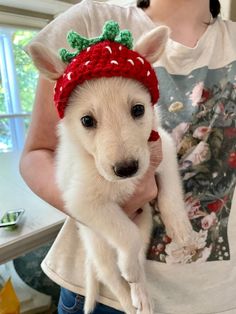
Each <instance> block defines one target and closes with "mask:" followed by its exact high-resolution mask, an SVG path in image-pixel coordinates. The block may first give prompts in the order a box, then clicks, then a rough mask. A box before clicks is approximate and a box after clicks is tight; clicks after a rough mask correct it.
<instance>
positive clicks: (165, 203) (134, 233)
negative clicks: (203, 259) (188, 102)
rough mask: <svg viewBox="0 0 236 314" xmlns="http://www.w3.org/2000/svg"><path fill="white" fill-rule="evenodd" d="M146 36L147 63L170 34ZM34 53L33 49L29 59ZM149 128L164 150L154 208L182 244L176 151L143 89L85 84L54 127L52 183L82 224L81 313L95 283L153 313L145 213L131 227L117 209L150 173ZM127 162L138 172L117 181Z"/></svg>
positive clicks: (136, 309) (129, 307) (187, 229)
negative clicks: (85, 120) (135, 110)
mask: <svg viewBox="0 0 236 314" xmlns="http://www.w3.org/2000/svg"><path fill="white" fill-rule="evenodd" d="M148 36H149V37H148V40H147V38H144V39H142V40H140V42H139V43H138V45H137V47H138V49H139V50H140V51H142V53H143V54H144V55H145V57H146V58H148V55H149V54H150V58H151V60H152V62H154V61H156V59H157V58H158V57H159V54H160V53H161V52H162V51H163V49H164V45H165V42H166V40H167V36H168V31H167V29H166V28H164V27H162V28H159V29H156V31H152V33H151V36H150V34H149V35H148ZM156 43H158V47H156V46H155V45H156ZM34 50H35V49H31V51H33V53H32V57H34ZM44 50H45V49H44ZM39 55H40V51H39V52H38V51H37V54H36V56H37V58H38V60H37V65H38V67H39V69H40V70H41V71H42V72H43V71H44V69H45V66H44V64H45V62H44V61H45V60H44V59H43V58H44V57H43V54H42V59H41V60H40V58H39ZM44 55H45V54H44ZM155 56H156V57H155ZM50 60H53V58H51V59H50ZM52 68H53V74H52V75H51V77H52V76H54V77H55V69H56V68H59V66H53V67H52ZM45 71H46V70H45ZM45 71H44V72H45ZM46 74H47V75H48V70H47V73H46ZM136 103H141V104H143V105H144V106H145V114H144V116H143V117H142V118H140V119H133V118H132V116H131V114H130V110H131V107H132V106H133V105H135V104H136ZM85 115H92V116H93V117H94V118H95V119H96V121H97V125H96V128H92V129H87V128H85V127H84V126H83V125H82V123H81V117H83V116H85ZM152 129H155V130H157V131H158V132H159V134H160V136H161V141H162V149H163V161H162V162H161V165H160V166H159V167H158V169H157V174H158V186H159V194H158V207H159V210H160V211H161V215H162V219H163V221H164V224H165V225H166V228H167V232H168V235H169V236H170V237H171V238H173V239H175V240H176V241H178V242H181V243H186V242H187V241H188V238H189V235H190V233H191V225H190V223H189V220H188V218H187V215H186V212H185V206H184V202H183V193H182V188H181V180H180V177H179V173H178V166H177V161H176V151H175V145H174V143H173V141H172V139H171V138H170V136H169V135H168V134H167V132H165V131H164V130H163V129H162V128H161V125H160V115H159V113H158V111H157V110H155V112H154V111H153V109H152V106H151V100H150V95H149V93H148V92H147V90H146V88H144V87H143V86H142V85H141V84H140V83H138V82H136V81H134V80H131V79H124V78H120V77H119V78H100V79H94V80H90V81H88V82H85V83H83V84H82V85H80V86H78V87H77V88H76V89H75V90H74V91H73V94H72V96H71V97H70V100H69V104H68V107H67V109H66V112H65V117H64V119H62V120H61V121H60V123H59V132H58V133H59V147H58V151H57V182H58V184H59V187H60V189H61V192H62V196H63V199H64V201H65V206H66V209H67V212H68V213H69V214H70V215H71V216H72V217H74V218H75V219H77V220H78V221H79V222H80V223H81V225H80V234H81V239H82V241H83V243H84V247H85V250H86V255H87V260H86V273H85V275H86V304H85V313H86V314H88V313H91V312H92V310H93V308H94V305H95V300H96V297H97V293H98V288H99V285H98V281H101V282H103V283H104V284H105V285H107V286H108V287H109V288H110V289H111V291H112V292H113V293H114V294H115V296H116V297H117V299H118V300H119V302H120V304H121V305H122V307H123V309H124V311H125V312H126V313H128V314H134V313H139V314H151V313H152V306H151V300H150V299H149V295H148V291H147V288H146V278H145V252H146V248H147V245H148V242H149V238H150V233H151V229H152V213H151V207H150V206H149V204H146V205H145V206H144V207H143V212H142V214H140V215H139V217H138V219H137V221H136V224H135V223H134V222H133V221H132V220H130V219H129V218H128V216H127V215H126V214H125V213H124V212H123V210H122V208H121V204H123V203H124V202H125V201H126V200H127V199H128V198H129V197H130V195H132V193H133V192H134V190H135V187H136V185H137V183H138V181H139V180H140V178H141V177H142V176H143V175H144V173H145V172H146V171H147V169H148V167H149V160H150V149H151V146H152V143H150V142H148V138H149V135H150V133H151V130H152ZM131 159H135V160H138V162H139V169H138V171H137V173H136V174H135V175H134V176H133V177H130V178H126V179H122V178H120V177H118V176H117V175H116V174H115V173H114V171H113V166H114V165H115V164H116V163H119V162H123V161H125V160H131ZM157 284H158V283H157Z"/></svg>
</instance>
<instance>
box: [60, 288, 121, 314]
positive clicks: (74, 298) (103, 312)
mask: <svg viewBox="0 0 236 314" xmlns="http://www.w3.org/2000/svg"><path fill="white" fill-rule="evenodd" d="M83 307H84V297H83V296H82V295H79V294H76V293H74V292H71V291H69V290H67V289H65V288H61V293H60V299H59V304H58V314H72V313H73V314H84V311H83ZM92 314H124V313H123V312H120V311H118V310H115V309H113V308H111V307H109V306H106V305H103V304H101V303H98V304H97V305H96V308H95V310H94V312H93V313H92Z"/></svg>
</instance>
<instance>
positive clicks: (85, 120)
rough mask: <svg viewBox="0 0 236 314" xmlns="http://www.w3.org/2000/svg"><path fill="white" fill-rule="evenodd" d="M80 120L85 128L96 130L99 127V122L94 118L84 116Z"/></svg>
mask: <svg viewBox="0 0 236 314" xmlns="http://www.w3.org/2000/svg"><path fill="white" fill-rule="evenodd" d="M80 120H81V123H82V124H83V126H84V127H85V128H95V127H96V125H97V121H96V120H95V119H94V118H93V117H92V116H84V117H82V118H81V119H80Z"/></svg>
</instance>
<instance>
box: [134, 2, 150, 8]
mask: <svg viewBox="0 0 236 314" xmlns="http://www.w3.org/2000/svg"><path fill="white" fill-rule="evenodd" d="M149 5H150V0H137V7H138V8H141V9H146V8H148V7H149Z"/></svg>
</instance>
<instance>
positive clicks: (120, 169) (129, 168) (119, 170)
mask: <svg viewBox="0 0 236 314" xmlns="http://www.w3.org/2000/svg"><path fill="white" fill-rule="evenodd" d="M138 168H139V164H138V161H137V160H130V161H123V162H119V163H116V164H115V166H113V171H114V173H115V175H116V176H118V177H121V178H129V177H132V176H133V175H134V174H135V173H136V172H137V171H138Z"/></svg>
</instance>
